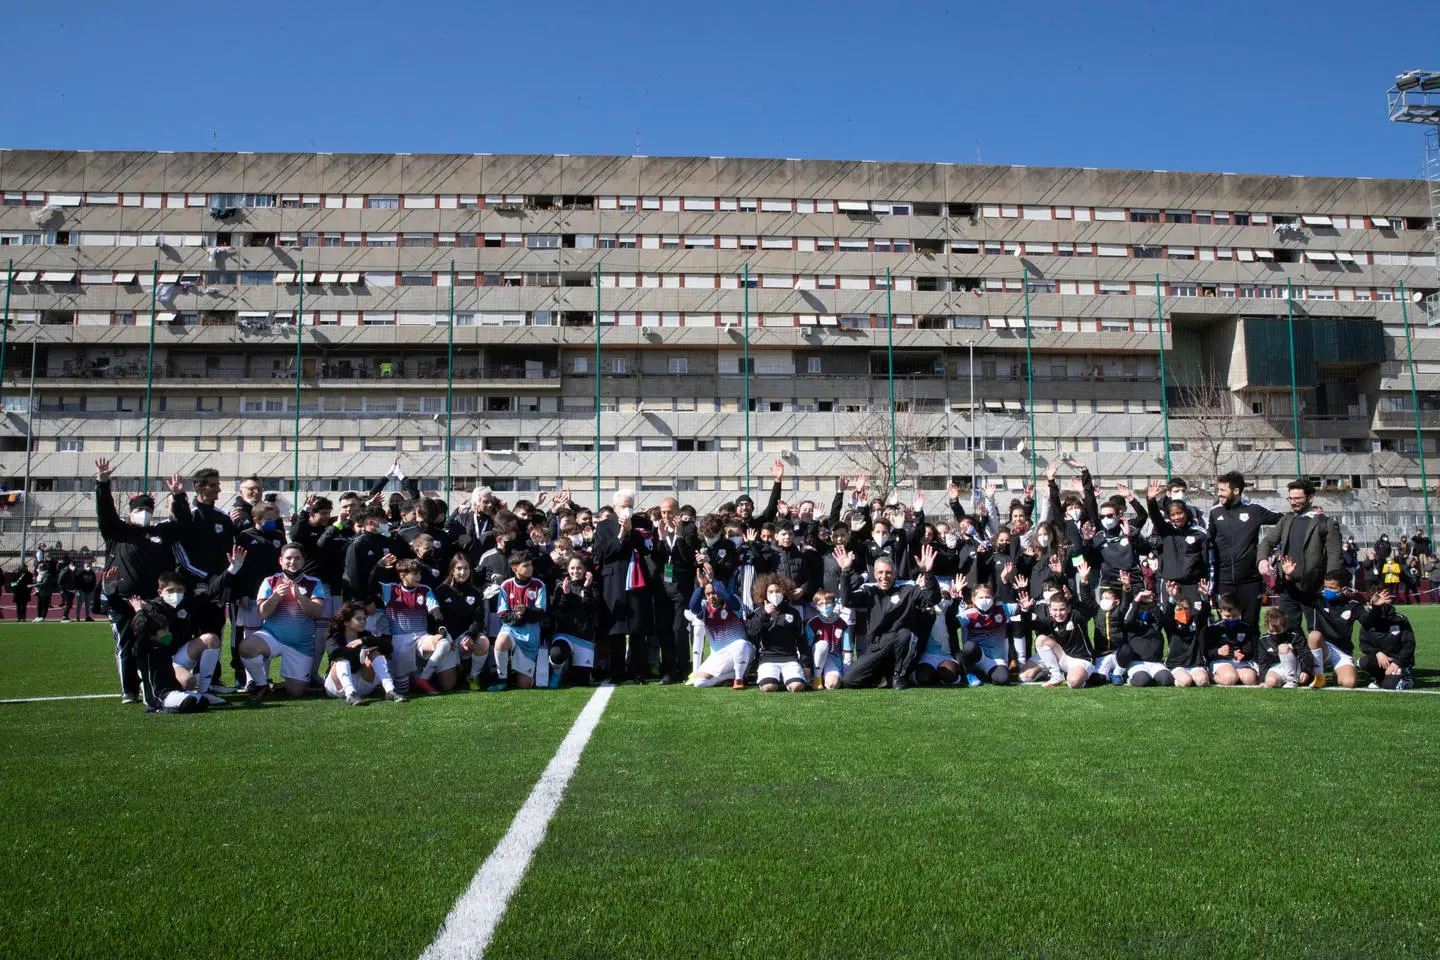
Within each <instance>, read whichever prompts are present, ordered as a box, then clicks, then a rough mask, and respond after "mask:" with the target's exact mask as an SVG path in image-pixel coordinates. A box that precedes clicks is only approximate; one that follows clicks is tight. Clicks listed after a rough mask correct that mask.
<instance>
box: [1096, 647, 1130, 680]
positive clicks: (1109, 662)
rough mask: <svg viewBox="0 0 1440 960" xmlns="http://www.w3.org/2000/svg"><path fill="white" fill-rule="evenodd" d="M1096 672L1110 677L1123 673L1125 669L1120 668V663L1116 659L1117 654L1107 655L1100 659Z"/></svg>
mask: <svg viewBox="0 0 1440 960" xmlns="http://www.w3.org/2000/svg"><path fill="white" fill-rule="evenodd" d="M1095 672H1096V673H1103V674H1105V676H1107V677H1108V676H1111V675H1112V674H1116V673H1121V672H1123V668H1122V667H1121V666H1120V663H1119V661H1118V660H1116V659H1115V654H1113V653H1107V654H1105V656H1103V657H1101V658H1100V662H1099V663H1097V664H1095Z"/></svg>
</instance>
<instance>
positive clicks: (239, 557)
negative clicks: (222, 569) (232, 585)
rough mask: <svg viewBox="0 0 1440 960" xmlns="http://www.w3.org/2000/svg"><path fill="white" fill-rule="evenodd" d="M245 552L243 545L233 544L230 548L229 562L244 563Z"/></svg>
mask: <svg viewBox="0 0 1440 960" xmlns="http://www.w3.org/2000/svg"><path fill="white" fill-rule="evenodd" d="M245 553H246V550H245V548H244V547H242V546H240V544H238V543H237V544H235V546H233V547H231V548H230V562H231V563H236V564H239V563H244V562H245Z"/></svg>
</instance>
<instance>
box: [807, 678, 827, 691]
mask: <svg viewBox="0 0 1440 960" xmlns="http://www.w3.org/2000/svg"><path fill="white" fill-rule="evenodd" d="M810 689H811V690H824V689H825V679H824V678H823V677H816V678H815V679H813V680H811V681H810Z"/></svg>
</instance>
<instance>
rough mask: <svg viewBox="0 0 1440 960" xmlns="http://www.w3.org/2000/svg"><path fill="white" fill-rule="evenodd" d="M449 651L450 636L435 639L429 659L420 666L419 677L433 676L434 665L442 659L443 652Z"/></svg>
mask: <svg viewBox="0 0 1440 960" xmlns="http://www.w3.org/2000/svg"><path fill="white" fill-rule="evenodd" d="M449 652H450V638H449V637H441V638H440V639H439V640H436V641H435V649H434V650H432V651H430V659H429V660H426V661H425V666H423V667H421V668H420V679H421V680H429V679H430V678H431V677H433V676H435V665H436V664H437V663H439V662H440V661H441V660H442V659H444V657H445V654H447V653H449Z"/></svg>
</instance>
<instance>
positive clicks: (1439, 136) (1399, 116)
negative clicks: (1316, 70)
mask: <svg viewBox="0 0 1440 960" xmlns="http://www.w3.org/2000/svg"><path fill="white" fill-rule="evenodd" d="M1385 99H1386V101H1387V103H1388V106H1389V108H1390V119H1391V121H1392V122H1395V123H1418V124H1420V125H1422V126H1423V127H1424V128H1425V181H1426V183H1427V184H1429V194H1430V235H1431V237H1432V238H1433V239H1432V242H1433V243H1434V244H1435V253H1436V260H1435V263H1436V266H1437V269H1440V71H1436V70H1407V71H1405V72H1404V73H1402V74H1400V75H1399V76H1398V77H1396V78H1395V82H1394V83H1393V84H1391V86H1390V89H1389V91H1388V92H1387V93H1386V98H1385ZM1406 299H1407V298H1406V296H1405V295H1404V285H1403V284H1402V285H1401V297H1400V310H1401V313H1402V316H1403V317H1404V319H1405V359H1406V363H1407V365H1408V366H1409V367H1410V404H1411V406H1412V407H1413V408H1414V410H1415V445H1416V449H1417V450H1418V451H1419V455H1420V494H1421V496H1422V497H1423V498H1424V501H1425V535H1426V536H1427V537H1431V538H1433V537H1434V535H1435V534H1434V530H1433V517H1432V514H1431V511H1430V490H1429V489H1428V487H1429V481H1428V479H1427V478H1426V476H1425V439H1424V436H1423V435H1422V434H1421V432H1420V396H1419V393H1418V391H1417V390H1416V388H1415V360H1414V357H1413V355H1412V353H1411V346H1410V314H1409V308H1410V305H1409V304H1408V303H1407V302H1406ZM1414 302H1415V304H1416V306H1418V307H1419V308H1420V309H1421V310H1423V311H1424V312H1425V316H1426V323H1427V324H1428V325H1430V326H1432V327H1433V326H1435V325H1436V324H1440V293H1432V294H1430V296H1428V297H1426V296H1424V295H1423V294H1421V293H1419V292H1418V291H1417V292H1416V293H1415V294H1414Z"/></svg>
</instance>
